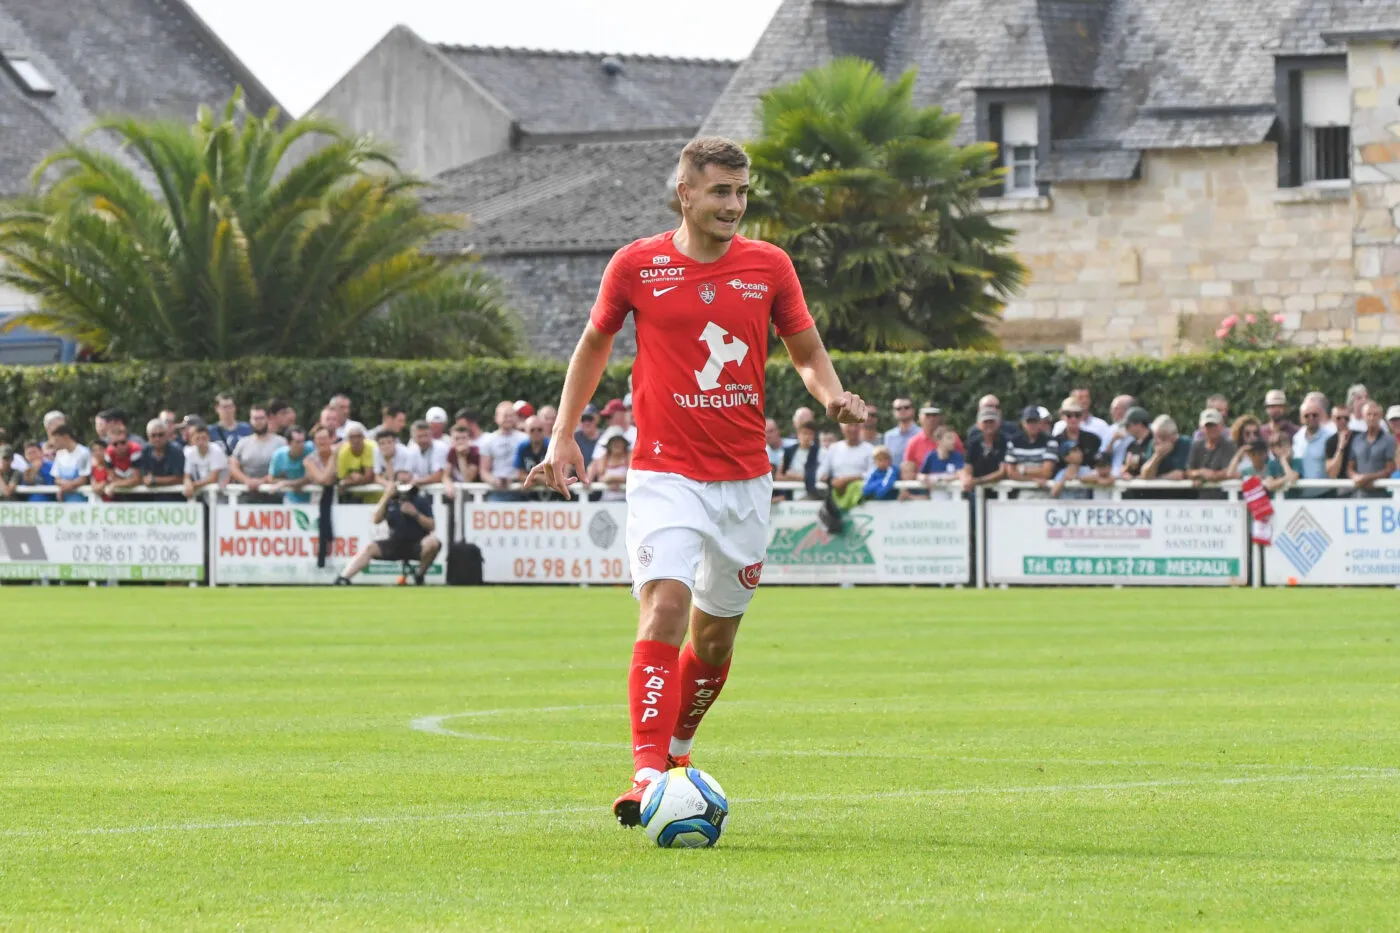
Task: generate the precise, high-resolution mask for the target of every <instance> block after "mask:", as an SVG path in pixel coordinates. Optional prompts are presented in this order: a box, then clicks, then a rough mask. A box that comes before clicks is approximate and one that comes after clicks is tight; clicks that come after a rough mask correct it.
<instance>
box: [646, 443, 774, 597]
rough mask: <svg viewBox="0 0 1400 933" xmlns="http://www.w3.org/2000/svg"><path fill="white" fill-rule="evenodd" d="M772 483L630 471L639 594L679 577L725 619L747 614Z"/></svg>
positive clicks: (764, 547)
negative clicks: (647, 587)
mask: <svg viewBox="0 0 1400 933" xmlns="http://www.w3.org/2000/svg"><path fill="white" fill-rule="evenodd" d="M772 504H773V478H772V477H771V476H760V477H757V478H755V479H745V480H730V481H727V482H715V483H702V482H699V481H698V480H693V479H689V478H687V477H684V476H681V475H679V474H677V473H655V472H651V471H648V470H635V469H634V470H628V471H627V553H628V556H629V559H630V560H631V563H632V595H633V596H640V594H641V591H642V585H643V584H645V583H649V582H650V581H652V580H679V581H681V582H682V583H684V584H685V585H686V586H688V587H690V593H691V600H692V602H694V604H695V605H696V606H697V607H698V608H699V609H700V610H701V611H702V612H708V613H709V614H710V615H712V616H718V617H719V618H724V619H727V618H733V617H734V616H738V615H743V614H744V610H745V609H747V608H748V607H749V600H751V599H753V594H754V590H755V589H757V588H758V579H759V576H760V575H761V574H762V572H763V558H764V555H765V554H767V553H768V511H769V508H770V507H771V506H772Z"/></svg>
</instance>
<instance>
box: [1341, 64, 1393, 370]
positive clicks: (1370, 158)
mask: <svg viewBox="0 0 1400 933" xmlns="http://www.w3.org/2000/svg"><path fill="white" fill-rule="evenodd" d="M1347 72H1348V75H1349V77H1350V81H1351V104H1352V106H1351V111H1352V112H1351V145H1352V163H1351V176H1352V205H1353V221H1354V225H1353V229H1352V246H1353V250H1352V261H1353V267H1354V272H1355V276H1356V283H1355V285H1356V294H1355V312H1356V342H1357V343H1364V344H1379V345H1381V346H1388V347H1393V346H1400V284H1397V283H1398V282H1400V221H1398V220H1397V215H1400V54H1397V52H1396V50H1395V48H1394V47H1393V43H1390V42H1384V43H1380V42H1377V43H1353V44H1352V45H1351V47H1350V48H1349V49H1348V57H1347Z"/></svg>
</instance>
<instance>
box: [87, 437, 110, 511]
mask: <svg viewBox="0 0 1400 933" xmlns="http://www.w3.org/2000/svg"><path fill="white" fill-rule="evenodd" d="M88 451H89V452H90V453H91V454H92V476H91V481H92V486H93V488H94V489H101V488H105V487H106V485H107V483H108V481H109V480H111V478H112V471H111V470H110V469H108V468H107V442H106V441H103V440H96V441H93V442H92V443H91V444H89V445H88ZM102 498H103V500H104V501H106V502H111V501H112V497H111V496H109V495H104V496H103V497H102Z"/></svg>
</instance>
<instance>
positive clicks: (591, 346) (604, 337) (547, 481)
mask: <svg viewBox="0 0 1400 933" xmlns="http://www.w3.org/2000/svg"><path fill="white" fill-rule="evenodd" d="M612 345H613V335H612V334H609V333H605V332H603V331H601V330H599V329H598V328H597V327H595V326H593V323H592V322H591V321H590V322H589V324H588V326H587V327H585V328H584V329H583V336H582V337H580V338H579V342H578V346H577V347H575V348H574V355H573V356H572V357H570V358H569V371H568V373H567V374H566V375H565V376H564V391H563V392H562V393H561V395H560V398H559V414H558V416H557V417H556V418H555V420H554V433H553V436H551V437H550V439H549V450H547V451H546V452H545V455H544V459H543V460H541V461H540V463H539V465H538V466H536V467H535V468H534V469H533V470H531V471H530V475H529V476H527V477H525V485H526V486H534V485H536V484H540V485H545V486H548V487H549V488H550V489H553V490H554V491H555V492H557V493H559V494H560V495H562V496H563V497H564V498H565V499H568V498H572V497H571V496H570V495H569V486H570V485H571V484H573V483H577V482H580V481H581V480H582V479H583V475H584V466H583V451H581V450H579V449H578V441H575V440H574V425H576V424H578V420H579V416H580V415H582V414H583V409H584V406H586V405H587V404H588V400H589V399H590V398H592V397H593V393H594V392H595V391H596V390H597V388H598V380H599V379H601V378H602V377H603V368H604V367H605V366H607V365H608V356H609V355H610V354H611V353H612Z"/></svg>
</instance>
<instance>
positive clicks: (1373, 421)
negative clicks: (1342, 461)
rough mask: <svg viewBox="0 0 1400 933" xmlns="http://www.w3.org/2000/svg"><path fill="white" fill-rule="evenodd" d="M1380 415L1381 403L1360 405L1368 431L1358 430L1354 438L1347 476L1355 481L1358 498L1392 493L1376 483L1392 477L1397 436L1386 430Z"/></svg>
mask: <svg viewBox="0 0 1400 933" xmlns="http://www.w3.org/2000/svg"><path fill="white" fill-rule="evenodd" d="M1381 414H1382V409H1381V404H1380V402H1376V401H1368V402H1366V404H1365V405H1363V406H1362V407H1361V417H1362V420H1363V423H1364V424H1365V427H1366V430H1364V431H1357V432H1355V433H1354V434H1353V435H1352V438H1351V466H1350V467H1349V468H1348V471H1347V476H1349V477H1350V478H1351V480H1352V482H1354V483H1355V484H1356V493H1355V495H1356V496H1357V497H1359V498H1375V497H1388V496H1389V495H1390V490H1388V489H1377V488H1376V485H1375V484H1376V480H1379V479H1386V478H1387V477H1389V476H1390V473H1391V470H1392V464H1393V463H1394V462H1395V437H1394V435H1391V434H1387V433H1386V431H1385V422H1384V420H1383V419H1382V417H1381Z"/></svg>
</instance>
